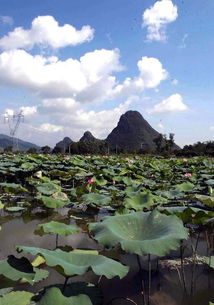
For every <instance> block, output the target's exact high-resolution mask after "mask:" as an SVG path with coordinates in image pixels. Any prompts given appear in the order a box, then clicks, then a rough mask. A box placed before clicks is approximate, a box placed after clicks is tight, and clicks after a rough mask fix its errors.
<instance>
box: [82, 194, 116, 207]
mask: <svg viewBox="0 0 214 305" xmlns="http://www.w3.org/2000/svg"><path fill="white" fill-rule="evenodd" d="M82 199H83V200H84V201H86V202H89V203H92V204H95V205H105V204H108V203H110V202H111V197H110V196H107V195H103V194H98V193H89V194H85V195H83V196H82Z"/></svg>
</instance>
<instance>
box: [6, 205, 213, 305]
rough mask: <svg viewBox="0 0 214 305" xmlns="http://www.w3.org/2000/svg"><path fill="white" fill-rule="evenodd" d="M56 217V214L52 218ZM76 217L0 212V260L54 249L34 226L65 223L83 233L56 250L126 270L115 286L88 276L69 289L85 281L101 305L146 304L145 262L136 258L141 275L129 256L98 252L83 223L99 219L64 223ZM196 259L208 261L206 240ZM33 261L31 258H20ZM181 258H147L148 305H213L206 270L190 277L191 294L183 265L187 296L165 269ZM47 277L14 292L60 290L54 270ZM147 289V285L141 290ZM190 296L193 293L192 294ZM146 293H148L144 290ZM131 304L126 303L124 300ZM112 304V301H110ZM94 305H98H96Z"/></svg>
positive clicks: (175, 274) (51, 238)
mask: <svg viewBox="0 0 214 305" xmlns="http://www.w3.org/2000/svg"><path fill="white" fill-rule="evenodd" d="M57 212H58V213H57ZM71 213H72V214H75V213H74V211H71V210H70V209H59V210H58V211H56V212H55V213H52V214H49V213H47V212H44V211H43V210H40V209H35V210H32V211H31V214H29V213H28V212H26V213H25V212H24V213H23V214H22V215H21V213H6V212H1V214H0V224H1V226H2V229H1V231H0V245H1V247H0V259H4V258H6V257H7V256H8V255H11V254H13V255H15V256H16V257H22V256H23V254H22V253H17V252H16V250H15V249H16V246H18V245H19V246H34V247H41V248H46V249H55V248H56V235H54V234H44V235H43V236H40V235H38V233H36V232H35V231H36V229H37V225H38V224H40V223H45V222H48V221H51V220H55V221H56V220H57V221H60V220H62V219H65V218H66V219H67V220H68V222H70V223H73V222H76V223H77V225H78V226H80V227H81V228H82V230H83V233H79V234H74V235H71V236H68V237H61V236H60V237H59V239H58V247H65V246H69V247H71V248H74V249H76V248H84V249H97V250H99V251H101V252H100V253H101V254H105V255H106V256H108V257H111V258H114V259H118V260H120V261H121V262H122V263H123V264H126V265H128V266H130V267H131V268H130V272H129V273H128V275H127V276H126V277H125V278H124V279H122V280H120V279H119V278H118V277H116V278H114V279H112V280H107V279H106V278H104V277H102V278H99V277H98V276H96V275H94V274H93V273H92V272H88V273H87V274H86V275H84V276H77V277H74V278H72V279H70V280H69V283H71V282H76V281H88V282H92V283H94V284H97V283H98V281H99V284H98V287H99V288H100V289H101V290H102V293H103V300H102V304H103V305H110V304H112V305H114V304H115V305H125V304H138V305H141V304H142V305H143V304H144V298H145V299H146V300H147V295H146V293H142V279H143V281H144V283H147V282H148V281H147V279H148V271H147V270H148V266H147V265H148V264H147V257H143V258H141V261H140V263H141V266H142V270H139V265H138V260H137V256H136V255H129V254H126V253H125V252H123V251H121V250H119V249H114V250H104V249H103V247H102V246H100V245H98V244H97V243H96V242H95V241H94V240H93V239H92V238H90V237H89V235H88V234H87V232H86V223H87V222H90V221H96V220H97V219H99V218H100V217H102V215H101V214H100V215H98V216H96V217H94V216H92V215H90V214H89V215H87V214H84V215H82V216H81V214H78V213H77V212H76V214H75V215H76V216H81V217H82V219H78V220H74V219H73V218H72V217H67V216H68V215H69V216H70V215H71ZM192 241H193V243H196V238H195V237H194V236H193V239H192ZM184 249H185V253H184V256H185V257H188V256H190V255H191V243H190V240H189V241H188V242H186V243H185V245H184ZM197 253H198V254H200V255H202V256H203V255H207V242H206V238H205V234H201V236H200V238H199V243H198V250H197ZM25 256H27V257H28V258H30V259H31V260H32V256H30V255H25ZM179 256H180V253H179V250H177V251H172V252H171V253H170V255H169V256H168V257H165V258H161V259H160V260H159V263H158V264H157V258H156V257H151V266H152V275H151V293H150V305H168V304H169V305H208V304H209V301H212V300H213V301H214V274H213V271H212V270H210V269H209V268H208V266H207V265H205V264H199V265H197V266H196V268H195V271H194V287H193V288H194V289H192V271H193V269H192V266H191V265H188V264H187V265H185V268H184V273H185V283H186V291H185V289H184V285H183V282H182V281H179V274H181V270H180V268H179V269H176V268H171V267H169V266H168V265H167V264H164V262H165V260H166V259H176V258H178V257H179ZM49 271H50V276H49V277H48V278H47V279H46V280H44V281H42V282H40V283H38V284H36V285H34V286H30V285H28V284H19V285H17V287H16V289H17V290H27V291H31V292H38V290H40V289H41V288H43V287H45V286H49V285H54V284H56V283H57V284H63V283H64V277H63V276H61V275H60V274H59V273H57V272H56V271H54V270H53V269H51V270H50V269H49ZM8 285H9V281H8V280H6V279H5V278H3V277H0V289H1V288H4V287H7V286H8ZM145 285H146V284H145ZM191 290H192V291H191ZM146 291H148V287H146ZM129 299H130V300H129ZM111 300H112V301H111ZM97 304H98V303H97ZM11 305H12V304H11ZM51 305H52V304H51ZM95 305H96V303H95Z"/></svg>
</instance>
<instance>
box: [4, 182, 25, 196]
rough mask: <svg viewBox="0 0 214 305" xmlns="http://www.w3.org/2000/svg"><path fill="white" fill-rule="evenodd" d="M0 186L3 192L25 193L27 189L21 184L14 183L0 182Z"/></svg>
mask: <svg viewBox="0 0 214 305" xmlns="http://www.w3.org/2000/svg"><path fill="white" fill-rule="evenodd" d="M0 187H1V188H3V190H4V192H5V193H13V194H16V193H26V192H28V190H27V189H26V188H25V187H23V186H22V185H21V184H16V183H6V182H5V183H0Z"/></svg>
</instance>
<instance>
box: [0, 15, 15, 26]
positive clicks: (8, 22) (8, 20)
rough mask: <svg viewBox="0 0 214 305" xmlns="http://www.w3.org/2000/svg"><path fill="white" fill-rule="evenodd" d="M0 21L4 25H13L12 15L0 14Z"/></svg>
mask: <svg viewBox="0 0 214 305" xmlns="http://www.w3.org/2000/svg"><path fill="white" fill-rule="evenodd" d="M0 21H1V22H2V23H3V24H5V25H13V22H14V21H13V17H11V16H0Z"/></svg>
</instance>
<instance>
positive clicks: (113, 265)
mask: <svg viewBox="0 0 214 305" xmlns="http://www.w3.org/2000/svg"><path fill="white" fill-rule="evenodd" d="M17 250H18V251H24V252H26V253H30V254H32V255H41V256H42V257H44V259H45V261H46V264H47V265H48V266H50V267H61V268H62V269H63V272H64V274H65V275H66V276H72V275H77V274H78V275H82V274H84V273H85V272H87V271H88V270H89V269H92V270H93V272H94V273H95V274H97V275H104V276H106V277H107V278H108V279H111V278H113V277H115V276H119V277H120V278H123V277H125V276H126V274H127V273H128V270H129V268H128V267H127V266H124V265H122V264H121V263H119V262H117V261H115V260H113V259H110V258H107V257H105V256H103V255H98V254H96V253H87V252H86V253H84V251H81V253H78V252H75V251H72V252H65V251H62V250H60V249H56V250H54V251H51V250H47V249H42V248H35V247H17ZM57 270H58V268H57Z"/></svg>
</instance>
